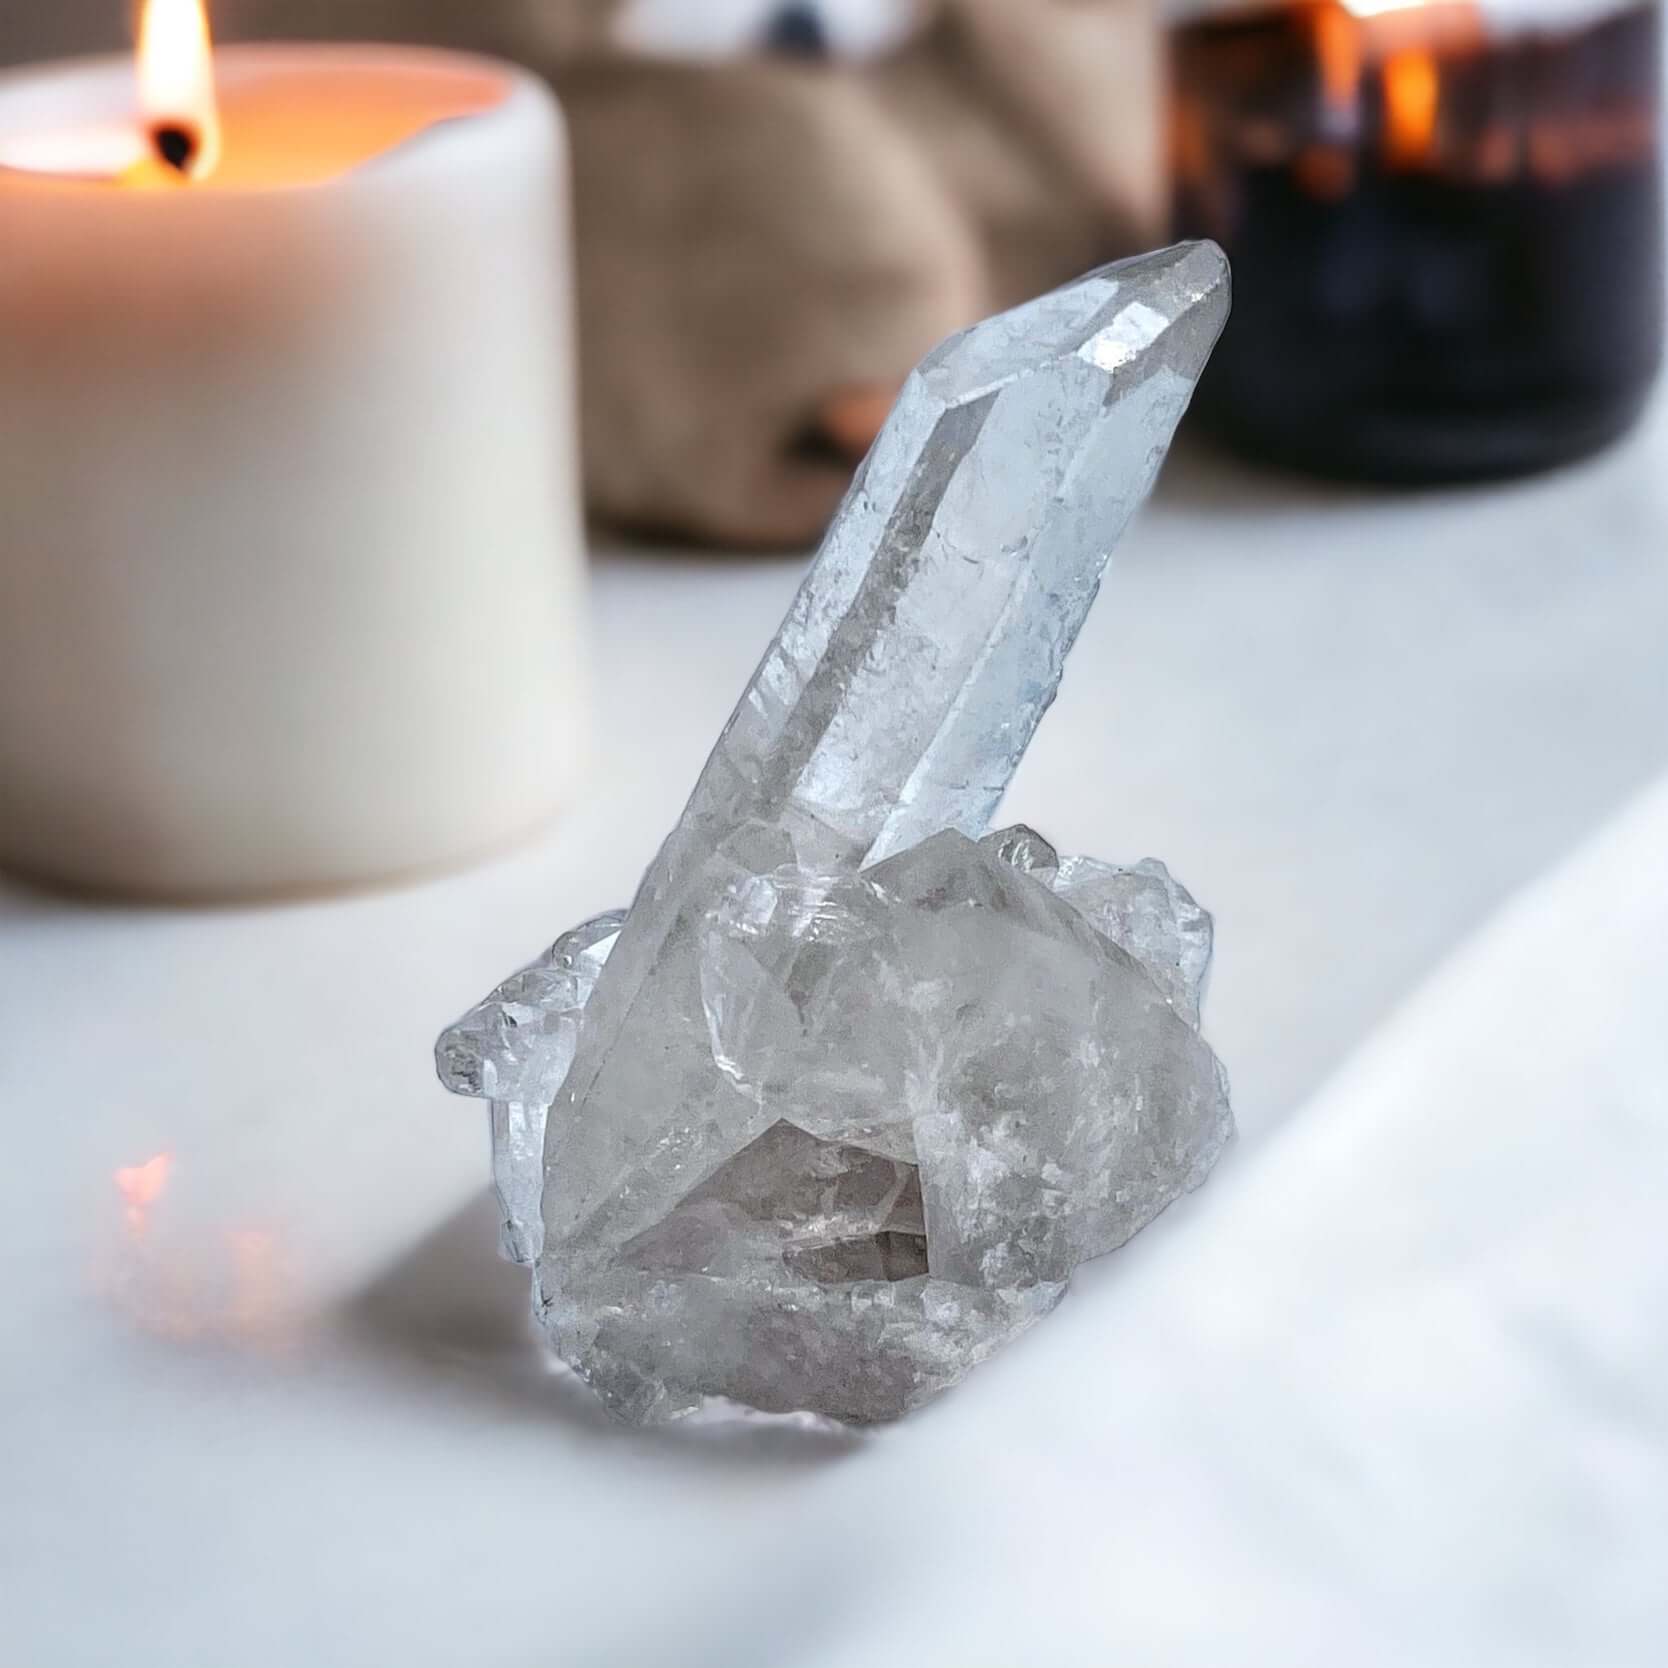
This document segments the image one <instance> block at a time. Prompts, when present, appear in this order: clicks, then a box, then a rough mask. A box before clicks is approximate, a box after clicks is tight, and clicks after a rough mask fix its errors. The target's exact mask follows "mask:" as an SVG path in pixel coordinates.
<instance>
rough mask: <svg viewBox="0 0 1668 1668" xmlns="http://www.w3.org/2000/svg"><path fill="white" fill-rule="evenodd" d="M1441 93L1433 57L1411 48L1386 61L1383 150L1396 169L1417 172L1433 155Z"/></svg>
mask: <svg viewBox="0 0 1668 1668" xmlns="http://www.w3.org/2000/svg"><path fill="white" fill-rule="evenodd" d="M1441 91H1442V88H1441V83H1440V81H1439V80H1438V78H1437V73H1436V60H1435V59H1434V58H1433V57H1432V56H1431V55H1430V53H1428V52H1426V51H1423V50H1422V49H1418V48H1410V49H1409V50H1407V51H1405V52H1393V53H1391V54H1390V56H1389V57H1388V58H1386V59H1385V60H1384V107H1385V108H1384V121H1385V132H1384V148H1385V155H1386V157H1387V159H1388V160H1389V162H1390V163H1391V164H1392V165H1393V166H1395V167H1401V168H1415V167H1418V165H1419V164H1420V163H1422V162H1424V161H1425V159H1426V158H1427V157H1428V156H1429V155H1430V149H1431V140H1432V139H1433V138H1435V136H1436V107H1437V103H1438V100H1439V99H1440V96H1441Z"/></svg>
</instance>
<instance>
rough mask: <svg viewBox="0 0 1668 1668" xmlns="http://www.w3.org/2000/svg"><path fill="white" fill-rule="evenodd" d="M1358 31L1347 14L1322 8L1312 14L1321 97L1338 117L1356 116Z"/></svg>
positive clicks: (1359, 83)
mask: <svg viewBox="0 0 1668 1668" xmlns="http://www.w3.org/2000/svg"><path fill="white" fill-rule="evenodd" d="M1361 45H1362V43H1361V31H1360V29H1359V28H1358V27H1357V25H1356V22H1355V19H1354V17H1353V16H1352V15H1351V14H1350V12H1349V11H1347V10H1345V9H1343V8H1341V7H1338V6H1330V5H1329V6H1322V7H1321V8H1320V10H1319V11H1318V12H1316V14H1315V53H1316V56H1317V57H1318V58H1319V59H1320V77H1321V97H1322V98H1323V99H1324V100H1325V101H1326V105H1327V108H1328V109H1329V110H1331V111H1332V112H1333V114H1334V115H1336V116H1339V117H1344V118H1348V117H1351V116H1353V115H1354V114H1355V108H1356V99H1357V98H1358V97H1359V95H1360V91H1361V58H1362V50H1361Z"/></svg>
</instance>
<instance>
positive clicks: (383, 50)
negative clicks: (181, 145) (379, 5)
mask: <svg viewBox="0 0 1668 1668" xmlns="http://www.w3.org/2000/svg"><path fill="white" fill-rule="evenodd" d="M215 62H216V66H217V71H218V80H219V85H220V88H221V90H222V93H223V95H229V98H228V103H229V104H230V106H231V107H232V108H233V109H234V110H235V109H236V106H237V96H236V95H237V93H238V91H239V90H240V89H246V88H248V87H251V86H257V85H259V84H260V83H262V82H264V81H266V80H268V79H275V78H282V77H283V76H285V75H295V76H297V77H304V76H305V75H306V73H307V72H309V71H312V72H316V73H317V72H322V74H324V75H326V76H328V75H330V74H332V73H334V72H337V71H339V72H341V73H343V74H344V75H347V74H351V73H352V72H354V71H355V70H358V71H361V72H364V71H372V70H375V71H381V72H384V73H386V74H387V75H388V76H389V77H390V79H391V81H392V82H398V81H403V80H406V79H407V78H410V79H413V80H415V79H417V78H418V77H420V76H421V75H425V74H426V75H428V76H438V75H443V74H446V73H448V72H450V73H452V74H455V75H456V76H457V77H458V79H459V81H460V82H463V81H465V80H473V82H474V83H475V86H476V89H477V91H479V92H482V93H483V95H484V96H483V97H482V101H481V102H480V103H479V104H477V105H474V106H467V105H462V103H461V100H460V107H459V108H455V109H448V108H444V107H443V106H442V105H441V103H440V101H437V107H436V109H435V111H434V113H433V114H432V115H430V116H429V117H427V118H426V119H425V120H423V121H421V123H420V124H419V125H416V126H414V127H412V128H411V129H410V131H408V132H405V133H403V134H400V135H399V136H397V137H394V138H392V139H390V140H389V141H388V142H386V143H384V144H382V145H380V146H378V147H377V148H375V149H372V150H369V151H367V152H366V153H365V154H363V155H360V156H356V157H353V158H351V159H349V160H346V161H344V162H342V163H341V164H340V165H338V166H333V167H331V168H329V169H328V170H327V171H322V172H319V173H317V174H310V175H307V176H305V177H298V178H295V179H283V178H261V179H239V178H238V177H237V173H236V170H235V167H232V168H228V169H226V170H223V171H222V172H221V173H220V174H215V175H209V176H207V177H206V178H203V179H199V180H194V181H192V182H190V183H189V184H180V185H178V186H176V187H175V188H174V189H171V190H169V191H167V192H165V193H162V192H150V191H145V192H133V191H127V190H121V191H120V195H121V196H123V197H145V198H155V197H158V196H165V197H166V198H167V199H168V200H170V201H173V202H190V201H194V200H200V199H219V200H225V199H227V198H234V197H235V198H253V197H260V196H267V195H288V194H292V193H296V192H309V191H317V190H321V189H326V188H328V187H330V186H332V185H334V186H338V187H339V186H342V185H345V184H347V183H348V182H350V181H355V180H360V179H366V180H372V179H375V178H378V177H380V176H381V175H383V174H384V173H385V172H387V171H388V170H389V169H391V168H393V167H395V166H396V165H398V164H399V163H400V161H401V160H402V159H404V158H406V157H408V156H409V155H410V154H411V153H412V152H414V151H416V150H417V149H418V148H419V147H420V146H421V145H422V143H423V141H424V140H425V139H427V138H429V137H430V136H431V135H433V134H434V133H436V132H437V131H442V130H446V129H451V128H455V127H457V126H459V125H460V124H468V123H470V122H473V121H491V120H498V119H502V118H503V117H504V116H506V115H507V114H510V113H512V112H513V111H514V110H515V109H516V107H517V106H518V105H521V106H526V105H528V104H529V103H533V104H542V105H544V106H547V107H548V106H549V105H550V104H551V95H550V92H549V89H548V87H547V86H546V85H545V83H544V82H543V81H542V80H541V79H540V78H539V77H538V76H537V75H535V74H534V73H533V72H532V71H530V70H528V69H526V68H524V67H523V66H521V65H519V64H515V63H512V62H510V61H509V60H507V59H502V58H497V57H494V56H492V55H490V54H486V53H473V52H459V51H454V50H452V49H449V48H444V47H432V46H422V45H410V44H405V43H398V42H375V41H364V42H311V41H238V42H232V43H229V44H227V45H224V46H218V47H216V49H215ZM31 95H34V96H32V97H31ZM77 95H79V102H78V100H77ZM486 95H489V96H486ZM54 105H56V106H57V109H56V110H53V109H52V107H53V106H54ZM20 106H24V107H25V108H24V112H23V113H22V114H19V107H20ZM49 112H50V114H49ZM54 118H55V120H54ZM46 121H53V123H54V125H53V126H52V129H51V131H54V132H59V133H63V134H65V135H71V134H75V133H78V132H80V131H82V130H83V129H86V128H91V127H95V126H100V125H102V126H104V127H105V128H107V129H108V128H109V127H110V126H111V125H112V124H113V123H119V122H131V123H132V124H133V131H134V134H135V136H136V139H138V141H139V144H140V148H141V149H143V148H144V140H143V127H142V117H141V116H140V113H139V108H138V102H137V90H136V81H135V75H134V65H133V59H132V56H131V55H130V54H124V53H103V54H98V55H93V56H86V57H77V58H61V59H49V60H43V61H41V62H38V63H33V64H22V65H15V66H11V67H9V68H6V69H4V70H0V145H3V144H4V142H5V140H6V139H7V138H8V137H10V136H13V135H17V136H20V137H24V138H28V137H30V136H34V135H39V134H40V133H42V132H43V131H45V129H43V125H42V124H43V122H46ZM122 184H123V182H122V180H121V178H119V177H116V176H113V175H111V174H109V173H87V172H71V171H53V170H47V169H37V168H14V167H7V166H6V165H5V164H4V163H0V188H4V189H25V190H28V189H33V190H40V191H68V192H77V193H95V192H98V193H106V194H109V195H111V196H115V195H117V192H116V191H113V190H112V188H113V187H116V188H120V187H121V186H122Z"/></svg>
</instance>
